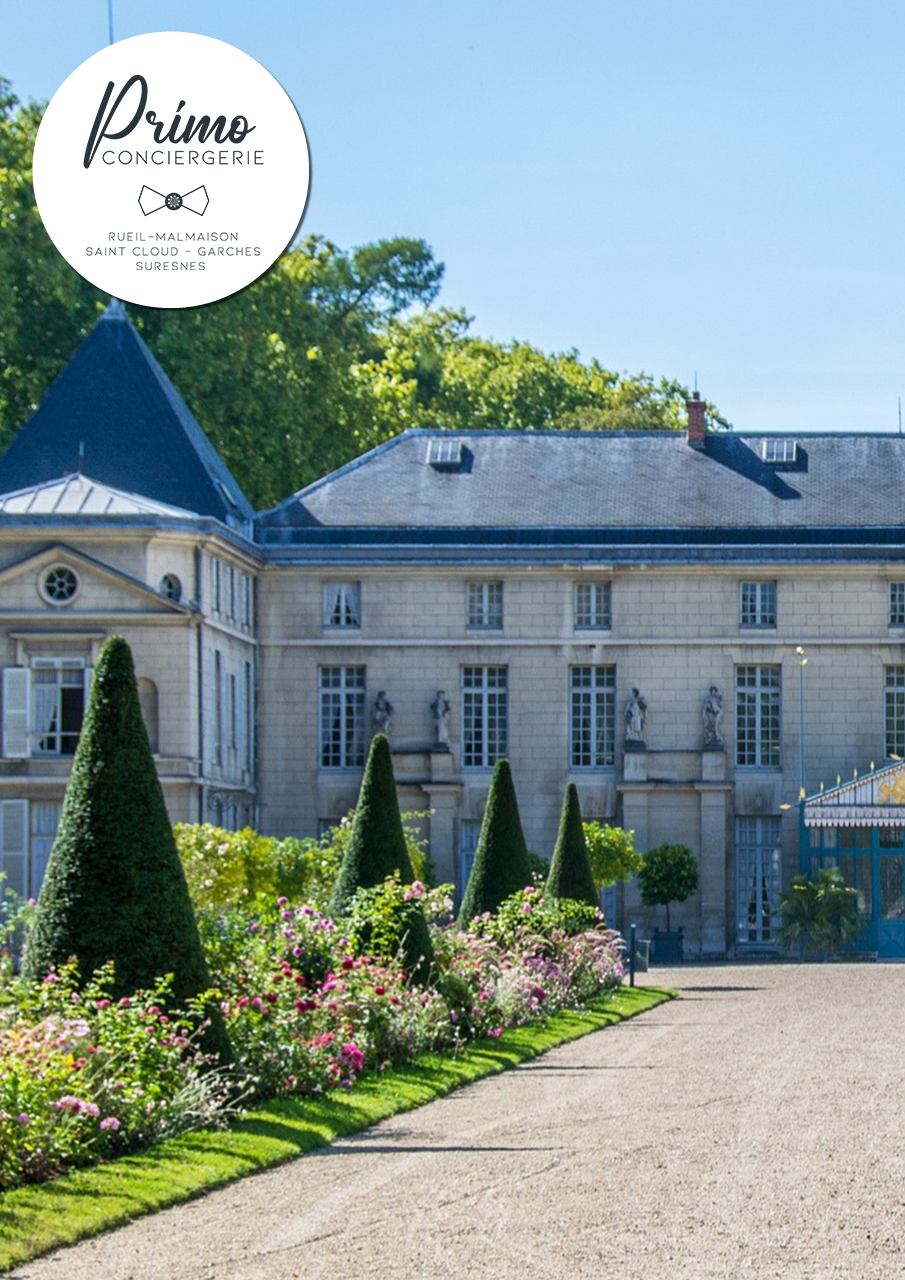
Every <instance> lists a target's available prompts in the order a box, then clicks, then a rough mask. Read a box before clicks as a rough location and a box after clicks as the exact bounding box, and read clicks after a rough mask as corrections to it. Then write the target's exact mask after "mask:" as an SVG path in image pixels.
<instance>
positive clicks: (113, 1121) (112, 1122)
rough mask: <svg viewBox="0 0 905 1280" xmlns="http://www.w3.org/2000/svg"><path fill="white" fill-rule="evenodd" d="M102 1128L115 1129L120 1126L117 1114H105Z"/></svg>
mask: <svg viewBox="0 0 905 1280" xmlns="http://www.w3.org/2000/svg"><path fill="white" fill-rule="evenodd" d="M101 1128H102V1129H113V1130H114V1131H115V1130H117V1129H118V1128H119V1121H118V1120H117V1118H116V1116H104V1118H103V1120H102V1121H101Z"/></svg>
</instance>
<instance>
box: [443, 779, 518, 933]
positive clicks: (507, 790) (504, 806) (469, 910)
mask: <svg viewBox="0 0 905 1280" xmlns="http://www.w3.org/2000/svg"><path fill="white" fill-rule="evenodd" d="M530 883H531V868H530V865H529V863H528V850H527V848H526V846H525V837H524V834H523V833H522V823H521V819H520V818H519V811H518V801H517V799H516V796H515V787H514V785H513V782H512V769H511V767H510V764H509V761H508V760H498V761H497V763H496V765H495V766H494V770H493V776H492V778H491V780H490V791H489V793H488V796H487V805H486V808H485V809H484V820H483V822H482V823H481V834H480V836H479V838H478V847H477V849H476V850H475V858H474V864H473V865H472V868H471V875H470V876H469V877H468V884H467V885H466V886H465V893H464V894H463V896H462V905H461V907H460V908H459V917H458V919H459V924H460V925H467V924H468V921H469V920H472V919H473V918H474V917H475V916H479V915H482V914H483V913H484V912H485V911H496V909H497V907H498V906H499V905H500V903H501V902H503V901H504V900H505V899H506V898H508V897H509V895H510V894H513V893H517V892H518V890H520V889H524V888H525V886H526V885H529V884H530Z"/></svg>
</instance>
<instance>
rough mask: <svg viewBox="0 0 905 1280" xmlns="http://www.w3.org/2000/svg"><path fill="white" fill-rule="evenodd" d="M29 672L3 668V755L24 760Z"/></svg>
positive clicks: (24, 669)
mask: <svg viewBox="0 0 905 1280" xmlns="http://www.w3.org/2000/svg"><path fill="white" fill-rule="evenodd" d="M30 688H31V672H30V671H29V669H28V667H4V668H3V754H4V756H6V758H7V759H10V760H24V759H27V757H28V755H29V750H28V704H29V693H30Z"/></svg>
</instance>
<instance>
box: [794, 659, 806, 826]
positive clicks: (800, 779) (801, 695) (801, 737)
mask: <svg viewBox="0 0 905 1280" xmlns="http://www.w3.org/2000/svg"><path fill="white" fill-rule="evenodd" d="M795 657H796V660H797V662H798V799H799V802H800V803H803V802H804V798H805V794H806V793H805V789H804V669H805V667H806V666H807V665H808V660H807V658H806V657H805V652H804V648H803V646H802V645H797V646H796V648H795Z"/></svg>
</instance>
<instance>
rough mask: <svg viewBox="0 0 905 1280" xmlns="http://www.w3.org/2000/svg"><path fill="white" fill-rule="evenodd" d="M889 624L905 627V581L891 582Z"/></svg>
mask: <svg viewBox="0 0 905 1280" xmlns="http://www.w3.org/2000/svg"><path fill="white" fill-rule="evenodd" d="M889 625H890V626H891V627H905V582H891V583H890V584H889Z"/></svg>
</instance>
